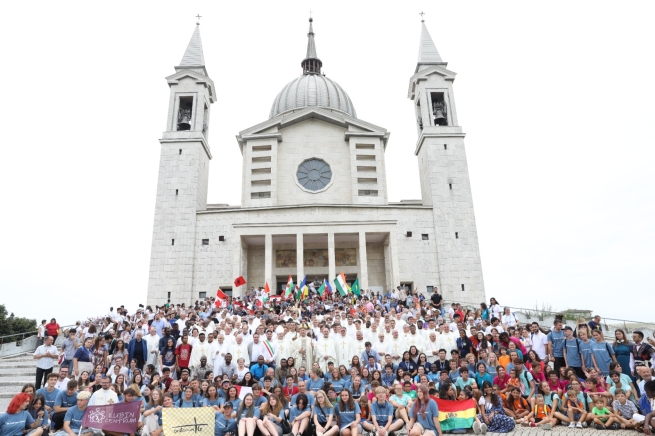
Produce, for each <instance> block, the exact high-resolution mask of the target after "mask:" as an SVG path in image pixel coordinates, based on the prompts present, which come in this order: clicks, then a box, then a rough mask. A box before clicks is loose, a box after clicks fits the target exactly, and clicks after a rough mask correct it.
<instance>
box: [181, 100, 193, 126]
mask: <svg viewBox="0 0 655 436" xmlns="http://www.w3.org/2000/svg"><path fill="white" fill-rule="evenodd" d="M192 109H193V97H180V108H179V110H178V114H177V130H191V119H192V118H191V117H192V115H193V110H192Z"/></svg>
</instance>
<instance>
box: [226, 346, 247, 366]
mask: <svg viewBox="0 0 655 436" xmlns="http://www.w3.org/2000/svg"><path fill="white" fill-rule="evenodd" d="M231 349H232V351H230V353H232V361H233V362H236V361H237V360H238V359H240V358H243V359H244V361H245V363H244V365H246V366H248V367H249V366H250V353H248V344H247V343H246V342H245V341H244V342H241V345H239V344H234V346H232V347H231Z"/></svg>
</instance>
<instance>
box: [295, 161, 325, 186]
mask: <svg viewBox="0 0 655 436" xmlns="http://www.w3.org/2000/svg"><path fill="white" fill-rule="evenodd" d="M296 177H297V178H298V183H300V186H302V187H303V188H305V189H307V190H308V191H313V192H316V191H321V190H323V189H325V188H326V187H327V186H328V184H330V181H331V180H332V169H331V168H330V165H328V164H327V162H325V161H324V160H323V159H317V158H311V159H306V160H304V161H303V162H302V163H301V164H300V165H298V171H297V172H296Z"/></svg>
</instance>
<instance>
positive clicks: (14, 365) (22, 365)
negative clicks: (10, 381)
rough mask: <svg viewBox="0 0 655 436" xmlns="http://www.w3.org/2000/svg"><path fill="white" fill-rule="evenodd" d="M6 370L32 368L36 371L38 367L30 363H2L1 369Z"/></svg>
mask: <svg viewBox="0 0 655 436" xmlns="http://www.w3.org/2000/svg"><path fill="white" fill-rule="evenodd" d="M5 368H30V369H34V370H35V371H36V365H35V364H33V363H30V362H3V361H0V369H5Z"/></svg>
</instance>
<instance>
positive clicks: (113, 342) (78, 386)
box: [0, 288, 655, 436]
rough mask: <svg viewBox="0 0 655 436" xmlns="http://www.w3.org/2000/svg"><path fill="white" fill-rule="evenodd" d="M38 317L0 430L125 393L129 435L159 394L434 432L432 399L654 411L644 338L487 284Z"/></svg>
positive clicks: (604, 412) (35, 432)
mask: <svg viewBox="0 0 655 436" xmlns="http://www.w3.org/2000/svg"><path fill="white" fill-rule="evenodd" d="M42 326H43V327H42V328H40V329H39V335H40V338H41V339H42V342H43V343H42V344H41V345H39V346H38V348H37V349H36V351H35V352H34V359H35V360H36V362H37V363H36V366H37V373H36V380H35V384H27V385H25V386H23V387H22V389H20V391H21V392H20V393H17V395H16V396H15V397H14V398H13V399H12V401H11V403H10V405H9V407H8V409H7V412H6V413H5V414H3V415H1V416H0V436H24V435H32V436H40V435H42V434H43V433H56V434H57V436H66V435H69V436H76V435H78V434H80V433H85V432H95V431H97V430H94V429H86V428H83V426H82V416H83V415H84V410H85V409H86V407H87V406H88V405H91V406H93V405H106V404H113V403H118V402H132V401H136V402H140V404H141V414H142V416H141V419H140V422H139V424H138V433H140V434H141V435H143V436H145V435H152V436H159V435H161V434H162V432H163V429H162V410H163V409H164V408H187V407H212V408H213V409H214V410H215V412H216V419H215V435H216V436H225V435H228V434H233V435H234V436H236V435H237V434H238V436H255V433H258V435H259V434H261V435H262V436H282V434H288V433H291V434H293V435H294V436H301V435H309V434H311V435H312V436H313V435H314V434H316V435H318V436H333V435H337V434H340V435H342V436H358V435H359V434H362V435H363V436H367V435H373V434H374V435H375V436H386V435H388V434H390V433H392V432H395V433H399V432H400V433H404V432H406V433H407V434H408V435H409V436H422V435H426V436H442V434H443V431H442V428H441V426H440V421H439V409H438V404H437V402H436V400H437V399H440V400H449V401H463V400H471V399H473V400H475V404H476V405H477V410H476V416H475V418H474V419H473V421H472V422H471V424H470V426H469V427H470V428H458V429H454V430H452V431H453V432H455V433H463V432H466V431H467V430H471V431H473V432H474V433H475V434H480V433H486V432H487V431H490V432H509V431H512V430H513V429H514V428H515V427H516V426H527V427H539V428H541V429H544V430H547V429H550V428H552V427H553V426H554V425H559V424H564V425H567V426H569V427H572V428H582V427H587V426H589V427H595V428H598V429H625V428H635V429H639V430H641V431H643V432H644V433H646V434H650V433H651V427H652V426H655V414H654V412H653V411H654V410H655V379H653V370H652V367H653V361H654V360H655V348H653V344H655V342H654V341H653V340H652V339H650V338H645V337H644V334H643V333H642V332H640V331H634V332H632V335H631V338H630V337H628V335H627V333H626V332H625V331H623V330H621V329H617V330H616V331H615V332H614V333H613V337H612V338H609V339H607V340H606V338H605V334H604V331H603V329H602V326H601V320H600V317H595V318H594V319H592V320H589V321H587V320H579V321H578V322H577V323H576V324H574V325H565V324H564V322H563V320H562V319H561V318H556V319H555V321H554V323H553V325H552V326H548V329H545V328H544V326H540V325H539V324H538V323H537V322H532V323H524V322H522V321H521V320H520V319H519V317H517V315H516V314H514V313H512V311H511V309H510V308H509V307H503V306H501V305H500V304H499V303H498V301H497V300H496V299H495V298H491V299H490V302H489V304H488V305H487V304H486V303H482V304H481V305H480V307H479V308H475V309H467V308H465V307H463V306H461V305H459V304H457V303H452V304H450V307H449V308H448V309H446V305H445V302H444V301H443V299H442V297H441V295H440V294H439V293H438V292H434V293H433V294H431V295H430V296H429V298H426V297H425V296H423V295H422V294H420V293H412V292H407V291H405V290H404V289H402V288H398V289H396V290H394V291H393V292H388V293H387V294H386V295H382V294H379V293H373V292H364V291H363V292H362V293H361V295H359V296H355V295H353V294H348V295H346V296H340V295H338V294H324V295H322V296H319V295H318V294H314V293H312V294H310V295H309V297H307V298H305V299H303V300H301V301H296V300H294V299H293V297H291V298H290V299H289V300H285V299H284V298H268V295H267V294H265V293H264V292H263V290H262V289H251V290H250V291H248V292H246V295H245V296H244V297H242V298H234V299H232V298H228V299H226V300H215V299H213V298H208V299H204V300H201V301H197V302H196V303H195V304H193V305H192V306H190V307H187V306H186V305H185V304H170V303H168V304H166V305H164V306H161V307H154V308H153V307H151V306H147V307H143V306H139V308H138V309H137V310H136V311H134V312H133V313H130V312H128V311H127V309H126V308H125V307H123V306H121V307H118V308H117V309H116V310H114V308H110V310H109V312H108V313H107V314H106V315H104V316H102V317H100V318H98V319H89V320H87V321H86V322H78V323H77V325H76V327H74V328H70V329H68V330H66V331H61V327H60V326H59V325H58V324H57V322H56V320H55V319H52V320H51V321H50V323H48V324H46V321H45V320H44V321H43V323H42ZM59 334H62V335H64V336H65V339H64V340H63V342H62V345H61V349H58V348H57V347H56V346H55V345H54V340H55V339H56V337H57V335H59ZM57 365H58V371H57V372H54V368H55V367H56V366H57ZM42 384H43V385H42ZM19 388H20V387H17V390H18V389H19ZM104 433H105V434H109V435H113V433H112V432H109V431H104Z"/></svg>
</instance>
